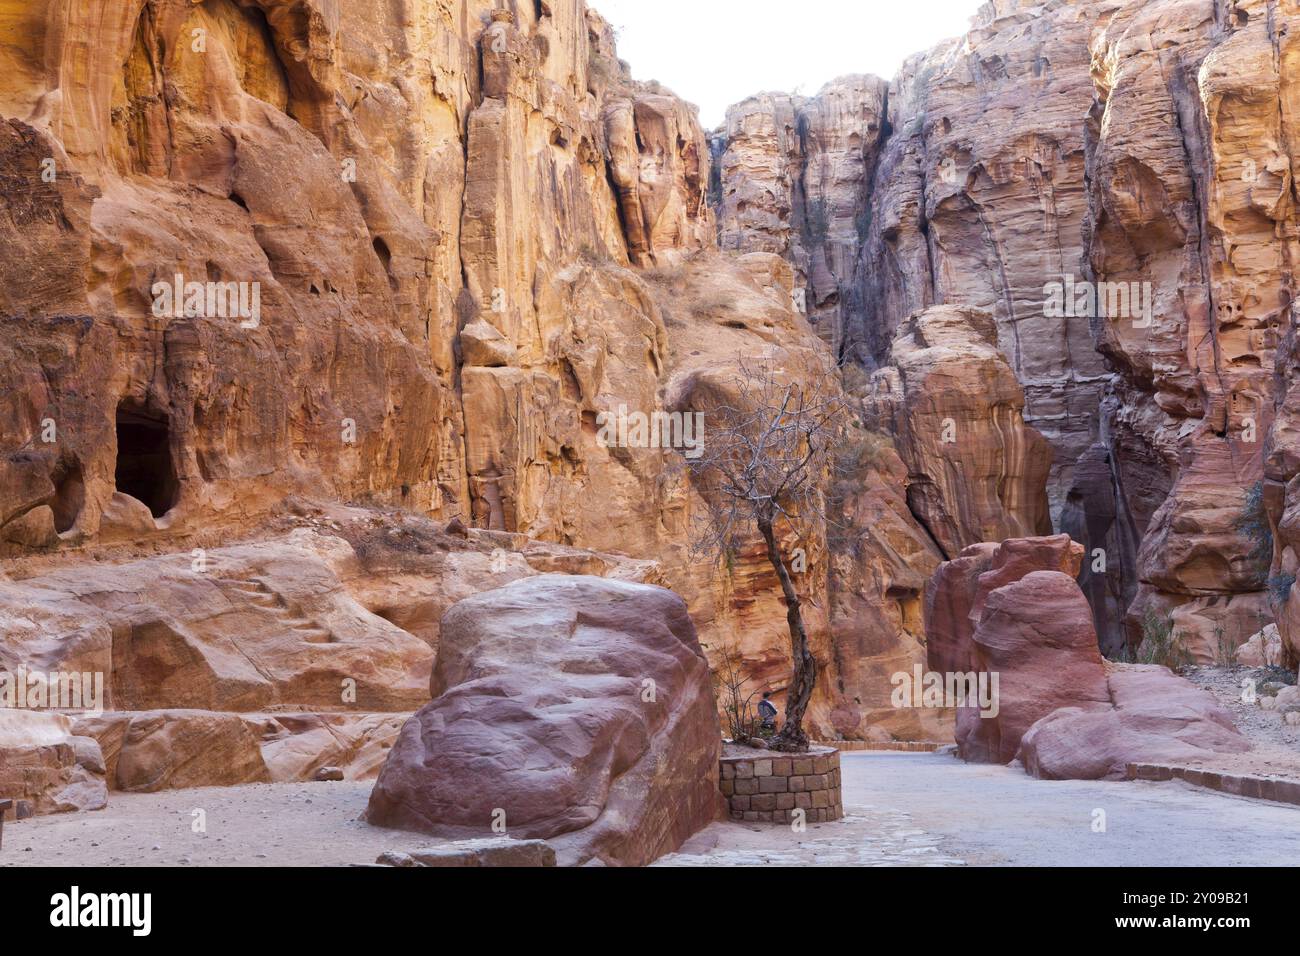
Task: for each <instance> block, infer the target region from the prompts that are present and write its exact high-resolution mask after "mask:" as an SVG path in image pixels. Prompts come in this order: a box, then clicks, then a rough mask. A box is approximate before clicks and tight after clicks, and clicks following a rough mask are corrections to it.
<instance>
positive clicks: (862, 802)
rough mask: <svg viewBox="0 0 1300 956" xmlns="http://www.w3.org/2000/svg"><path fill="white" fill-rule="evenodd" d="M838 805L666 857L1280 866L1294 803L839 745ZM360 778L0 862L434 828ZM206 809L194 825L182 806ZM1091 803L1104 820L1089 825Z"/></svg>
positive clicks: (200, 801) (698, 840) (361, 846)
mask: <svg viewBox="0 0 1300 956" xmlns="http://www.w3.org/2000/svg"><path fill="white" fill-rule="evenodd" d="M841 769H842V772H843V777H844V786H845V791H844V806H845V811H846V817H845V819H844V820H842V821H838V822H836V823H828V824H821V825H810V826H809V827H808V828H807V830H806V831H805V832H803V833H795V832H793V831H792V830H791V829H790V828H789V827H785V826H758V825H754V824H737V823H730V822H727V823H716V824H714V825H713V826H711V827H709V828H707V829H706V830H704V831H703V832H701V833H700V834H697V835H696V836H695V837H694V838H693V839H692V840H690V841H689V842H688V843H687V845H686V846H684V847H683V848H682V850H681V852H679V853H677V854H673V855H671V856H669V857H666V858H664V859H663V860H661V861H660V865H667V866H707V865H759V864H764V863H768V864H773V865H814V866H815V865H839V866H845V865H848V866H855V865H856V866H952V865H961V864H962V863H968V864H974V865H998V864H1021V865H1030V866H1093V865H1097V866H1102V865H1105V866H1200V865H1219V866H1238V865H1272V866H1291V865H1294V864H1295V861H1296V860H1300V808H1298V807H1291V806H1282V805H1278V804H1269V803H1262V802H1260V801H1253V800H1244V799H1241V798H1237V797H1231V796H1225V795H1223V794H1218V793H1212V792H1210V791H1206V790H1198V789H1195V788H1192V787H1188V786H1187V785H1185V784H1182V783H1144V782H1132V783H1130V782H1124V783H1097V782H1089V781H1061V782H1052V781H1043V780H1034V779H1032V778H1030V777H1028V776H1026V775H1025V774H1024V773H1023V772H1021V771H1020V770H1018V769H1015V768H1010V767H996V766H986V765H971V764H963V763H962V762H961V761H959V760H957V759H956V758H954V757H950V756H946V755H940V754H916V753H851V754H844V755H843V756H842V758H841ZM370 788H371V785H370V784H369V783H304V784H251V785H248V786H241V787H223V788H204V789H197V790H173V791H167V792H164V793H156V794H120V793H119V794H112V795H111V797H110V799H109V806H108V808H107V809H106V810H102V811H99V812H95V813H79V814H60V815H56V816H48V817H38V818H36V819H33V820H24V821H22V822H21V823H16V824H15V823H9V824H6V826H5V833H4V849H3V850H2V851H0V866H50V865H68V866H130V865H139V864H144V865H154V866H343V865H348V864H365V863H373V862H374V861H375V858H376V857H377V856H378V855H379V854H380V853H382V852H383V851H385V850H390V849H394V850H402V849H410V848H411V847H414V846H422V845H423V846H427V845H430V844H432V843H435V842H437V841H434V840H430V839H428V838H425V837H421V836H419V835H417V834H410V833H403V832H401V831H397V830H386V829H382V828H379V827H372V826H369V825H368V824H365V823H362V822H360V820H359V817H360V815H361V812H362V811H363V810H364V809H365V806H366V800H367V799H368V797H369V795H370ZM196 809H197V810H203V811H204V812H205V815H206V819H205V822H206V826H207V832H206V833H195V832H194V830H193V822H194V820H195V817H194V814H193V811H194V810H196ZM1096 810H1104V811H1105V814H1106V817H1105V820H1106V831H1105V832H1104V833H1098V832H1094V830H1093V822H1094V819H1096V818H1095V816H1094V813H1095V811H1096Z"/></svg>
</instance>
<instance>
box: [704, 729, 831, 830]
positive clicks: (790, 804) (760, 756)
mask: <svg viewBox="0 0 1300 956" xmlns="http://www.w3.org/2000/svg"><path fill="white" fill-rule="evenodd" d="M720 764H721V770H720V773H719V775H718V777H719V785H720V786H721V787H722V795H723V796H724V797H726V798H727V809H728V812H729V813H730V816H731V819H733V820H743V821H746V822H750V823H757V822H768V823H791V822H793V821H795V820H798V819H799V818H800V815H799V813H798V811H803V820H804V822H806V823H827V822H829V821H831V820H838V819H839V818H840V817H842V816H844V802H843V798H842V796H841V792H840V752H839V751H838V750H835V749H834V748H832V747H812V748H810V749H809V751H808V753H806V754H783V753H776V752H774V751H769V750H753V749H751V748H749V747H738V746H736V745H735V744H727V745H726V746H725V747H724V748H723V751H722V759H721V761H720Z"/></svg>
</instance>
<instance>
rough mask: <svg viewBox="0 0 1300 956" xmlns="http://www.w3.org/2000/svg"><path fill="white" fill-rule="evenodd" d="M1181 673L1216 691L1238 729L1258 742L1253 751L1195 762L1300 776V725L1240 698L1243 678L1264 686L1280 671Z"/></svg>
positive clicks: (1194, 669)
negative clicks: (1291, 723)
mask: <svg viewBox="0 0 1300 956" xmlns="http://www.w3.org/2000/svg"><path fill="white" fill-rule="evenodd" d="M1182 676H1183V677H1186V678H1187V679H1188V680H1189V681H1191V682H1192V683H1193V684H1196V685H1197V686H1198V687H1202V688H1204V689H1205V690H1207V691H1209V692H1210V693H1211V694H1213V695H1214V697H1215V699H1216V700H1217V701H1218V702H1219V704H1220V705H1221V706H1222V707H1223V708H1224V709H1225V710H1227V711H1228V713H1230V714H1231V715H1232V720H1233V723H1235V724H1236V725H1237V729H1238V730H1239V731H1241V733H1242V734H1243V735H1244V736H1245V737H1246V739H1248V740H1249V741H1250V742H1251V743H1252V744H1254V746H1255V749H1254V750H1253V751H1251V752H1250V753H1246V754H1224V755H1219V756H1216V757H1214V758H1212V759H1207V760H1204V761H1201V762H1200V763H1198V764H1194V766H1201V767H1207V768H1214V769H1222V770H1228V771H1232V772H1234V773H1253V774H1260V775H1264V776H1271V777H1284V778H1287V779H1293V780H1300V727H1292V726H1289V725H1288V724H1286V723H1285V722H1284V721H1283V720H1282V715H1281V714H1279V713H1277V712H1276V711H1269V710H1261V709H1260V707H1259V704H1257V703H1255V704H1247V703H1244V702H1243V701H1242V699H1241V697H1242V681H1245V680H1254V681H1255V685H1256V687H1257V688H1262V687H1263V685H1264V682H1265V681H1269V680H1276V679H1277V671H1267V670H1262V669H1260V668H1254V667H1190V668H1188V669H1187V670H1185V671H1184V672H1183V674H1182ZM1258 694H1259V691H1258V690H1257V695H1258Z"/></svg>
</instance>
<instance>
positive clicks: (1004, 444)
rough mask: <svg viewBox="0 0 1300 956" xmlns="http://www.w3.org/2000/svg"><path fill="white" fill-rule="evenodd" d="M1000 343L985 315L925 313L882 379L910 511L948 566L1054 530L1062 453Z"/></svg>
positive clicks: (878, 382)
mask: <svg viewBox="0 0 1300 956" xmlns="http://www.w3.org/2000/svg"><path fill="white" fill-rule="evenodd" d="M993 336H994V329H993V323H992V318H991V316H990V315H989V314H988V313H985V312H980V311H978V310H974V309H957V308H951V307H947V306H943V307H935V308H933V309H928V310H926V311H924V312H918V313H916V314H915V315H913V316H911V317H910V318H909V319H908V320H907V321H906V322H905V323H904V324H903V325H902V326H901V327H900V329H899V334H898V336H897V338H895V340H894V344H893V348H892V349H891V351H890V355H889V362H890V364H889V365H888V366H886V367H885V368H883V369H881V370H880V371H878V372H877V373H876V374H875V376H873V379H872V395H871V399H870V402H869V404H870V405H871V406H872V407H873V410H874V411H875V413H876V416H877V417H878V419H880V420H881V421H882V422H883V423H885V425H886V427H887V428H888V430H889V431H891V432H892V433H893V434H894V435H896V436H897V442H898V448H899V452H900V454H901V456H902V458H903V460H904V462H906V464H907V467H908V488H907V498H908V504H909V505H910V506H911V509H912V513H913V514H915V515H916V517H917V519H918V520H919V521H920V522H921V524H922V525H923V526H924V527H925V528H926V530H927V531H929V533H930V534H931V535H932V536H933V537H934V539H935V541H936V542H937V543H938V545H939V547H940V548H941V549H942V551H943V553H944V554H945V555H946V556H948V557H956V556H957V555H958V554H960V553H961V552H962V550H963V549H964V548H966V547H967V546H969V545H972V544H977V543H979V542H982V541H1000V540H1003V539H1005V538H1008V537H1019V536H1023V535H1031V534H1044V533H1047V532H1049V531H1050V530H1051V515H1050V514H1049V513H1048V502H1047V496H1046V494H1045V492H1044V488H1045V485H1046V480H1047V474H1048V469H1049V467H1050V465H1051V456H1052V451H1051V448H1050V446H1049V445H1048V444H1047V443H1046V442H1045V441H1044V440H1043V438H1042V436H1041V435H1039V434H1038V432H1036V431H1035V430H1034V429H1032V428H1030V427H1029V426H1027V425H1026V424H1025V422H1024V419H1023V418H1022V415H1021V412H1022V410H1023V408H1024V401H1025V400H1024V393H1023V391H1022V390H1021V388H1020V385H1019V383H1017V381H1016V378H1015V376H1014V375H1013V374H1012V372H1011V369H1010V367H1008V365H1007V363H1006V361H1005V360H1004V358H1003V356H1002V354H1001V353H1000V352H999V351H998V349H997V347H996V346H995V344H994V342H993Z"/></svg>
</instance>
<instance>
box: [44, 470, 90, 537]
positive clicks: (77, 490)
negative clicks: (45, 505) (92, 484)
mask: <svg viewBox="0 0 1300 956" xmlns="http://www.w3.org/2000/svg"><path fill="white" fill-rule="evenodd" d="M50 479H51V481H53V483H54V498H53V499H51V501H50V510H51V511H52V512H54V530H55V531H57V532H58V533H59V534H63V533H64V532H66V531H71V530H72V527H73V525H75V524H76V523H77V518H79V517H80V516H81V508H82V506H83V505H84V504H85V503H86V485H85V482H84V480H83V479H82V476H81V465H80V463H78V462H76V461H71V462H69V461H60V462H59V464H58V466H57V467H56V468H55V469H54V474H53V475H51V476H50Z"/></svg>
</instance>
